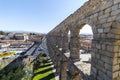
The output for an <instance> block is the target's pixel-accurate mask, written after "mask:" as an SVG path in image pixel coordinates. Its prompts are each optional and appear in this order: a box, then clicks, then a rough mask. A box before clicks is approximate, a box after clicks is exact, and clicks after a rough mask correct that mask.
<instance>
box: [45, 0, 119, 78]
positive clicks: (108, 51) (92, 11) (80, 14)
mask: <svg viewBox="0 0 120 80" xmlns="http://www.w3.org/2000/svg"><path fill="white" fill-rule="evenodd" d="M85 24H89V25H90V26H91V27H92V31H93V40H92V57H91V68H90V74H89V75H88V74H85V73H84V72H83V71H82V70H81V69H79V68H78V66H77V62H78V61H80V54H79V48H80V45H79V44H80V43H79V32H80V29H81V28H82V27H83V26H84V25H85ZM69 31H70V42H69V43H68V32H69ZM46 40H47V47H48V52H49V54H50V57H51V59H52V61H53V63H54V65H55V68H56V70H57V74H58V75H59V77H60V80H120V0H89V1H88V2H86V3H85V4H84V5H83V6H82V7H81V8H79V9H78V10H77V11H76V12H74V13H73V14H71V15H70V16H68V17H67V18H66V19H65V20H64V21H63V22H61V23H60V24H59V25H57V26H56V27H55V28H54V29H53V30H52V31H50V32H49V33H48V34H47V36H46ZM68 44H70V46H69V47H70V48H69V47H68ZM68 53H69V54H68Z"/></svg>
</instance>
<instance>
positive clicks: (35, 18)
mask: <svg viewBox="0 0 120 80" xmlns="http://www.w3.org/2000/svg"><path fill="white" fill-rule="evenodd" d="M86 1H88V0H0V30H5V31H32V32H40V33H48V32H49V31H50V30H52V29H53V28H54V27H55V26H56V25H58V24H59V23H60V22H62V21H63V20H64V19H65V18H66V17H68V16H69V15H70V14H72V13H73V12H74V11H76V10H77V9H78V8H79V7H80V6H82V5H83V3H84V2H86Z"/></svg>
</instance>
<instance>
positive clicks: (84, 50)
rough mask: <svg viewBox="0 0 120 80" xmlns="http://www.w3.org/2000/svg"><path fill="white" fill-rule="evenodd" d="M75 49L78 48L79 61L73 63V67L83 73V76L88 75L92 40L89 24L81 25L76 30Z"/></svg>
mask: <svg viewBox="0 0 120 80" xmlns="http://www.w3.org/2000/svg"><path fill="white" fill-rule="evenodd" d="M75 34H76V36H78V38H77V40H76V41H78V44H79V45H78V44H77V46H78V47H77V48H79V55H80V61H77V62H75V65H76V66H77V67H78V68H79V69H80V70H81V71H83V73H84V74H87V75H90V70H91V54H92V47H91V45H92V39H93V31H92V27H91V26H90V25H89V24H83V25H80V26H78V27H77V28H76V33H75Z"/></svg>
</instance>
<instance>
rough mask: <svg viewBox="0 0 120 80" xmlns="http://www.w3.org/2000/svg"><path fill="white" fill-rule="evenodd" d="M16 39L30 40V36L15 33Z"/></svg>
mask: <svg viewBox="0 0 120 80" xmlns="http://www.w3.org/2000/svg"><path fill="white" fill-rule="evenodd" d="M14 36H15V39H16V40H24V41H25V40H28V35H27V34H23V33H15V35H14Z"/></svg>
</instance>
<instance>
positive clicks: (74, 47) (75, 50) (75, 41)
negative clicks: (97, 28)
mask: <svg viewBox="0 0 120 80" xmlns="http://www.w3.org/2000/svg"><path fill="white" fill-rule="evenodd" d="M86 24H87V23H86V22H84V23H83V22H81V23H78V24H77V25H76V26H74V28H73V29H72V31H71V40H70V48H71V53H70V57H71V59H76V60H75V61H77V60H80V54H79V50H80V41H79V38H80V36H79V33H80V29H82V27H84V26H85V25H86ZM88 25H89V24H88ZM90 26H91V25H90ZM91 29H92V31H93V28H91ZM73 61H74V60H73Z"/></svg>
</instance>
